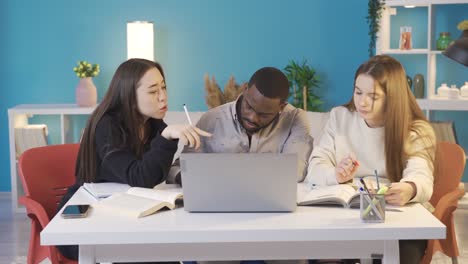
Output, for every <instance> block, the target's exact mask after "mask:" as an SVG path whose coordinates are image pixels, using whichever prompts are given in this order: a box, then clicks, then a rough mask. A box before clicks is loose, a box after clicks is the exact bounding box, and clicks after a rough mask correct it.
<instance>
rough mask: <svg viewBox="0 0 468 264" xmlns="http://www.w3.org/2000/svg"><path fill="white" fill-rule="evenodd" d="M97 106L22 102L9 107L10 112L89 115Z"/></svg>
mask: <svg viewBox="0 0 468 264" xmlns="http://www.w3.org/2000/svg"><path fill="white" fill-rule="evenodd" d="M95 108H96V107H95V106H93V107H80V106H78V105H76V104H21V105H17V106H15V107H13V108H10V109H8V113H10V112H12V113H14V114H37V115H61V114H63V115H88V114H90V113H92V112H93V111H94V109H95Z"/></svg>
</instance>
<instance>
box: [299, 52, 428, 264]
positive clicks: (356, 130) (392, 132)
mask: <svg viewBox="0 0 468 264" xmlns="http://www.w3.org/2000/svg"><path fill="white" fill-rule="evenodd" d="M435 148H436V139H435V134H434V131H433V129H432V127H431V125H430V124H429V123H428V121H427V119H426V118H425V116H424V114H423V112H422V111H421V109H420V108H419V106H418V104H417V103H416V99H415V98H414V96H413V94H412V93H411V91H410V89H409V86H408V84H407V81H406V73H405V71H404V69H403V67H402V65H401V64H400V63H399V62H398V61H397V60H395V59H394V58H392V57H389V56H375V57H372V58H371V59H370V60H369V61H367V62H365V63H363V64H362V65H361V66H360V67H359V68H358V70H357V71H356V74H355V79H354V94H353V97H352V99H351V100H350V101H349V103H347V104H346V105H344V106H339V107H336V108H334V109H332V110H331V113H330V119H329V121H328V123H327V125H326V127H325V129H324V131H323V134H322V136H321V137H320V139H319V141H318V144H317V146H316V147H315V148H314V150H313V152H312V154H311V156H310V159H309V168H308V175H307V177H306V181H308V182H311V183H312V184H315V185H335V184H343V183H347V182H350V181H352V180H354V179H355V178H360V177H364V176H368V175H374V173H375V171H377V172H378V174H379V178H380V177H381V179H382V180H383V181H387V182H389V183H391V188H390V189H389V191H388V192H387V194H386V196H385V200H386V201H387V203H389V204H392V205H400V206H402V205H405V204H407V203H412V202H419V203H424V202H427V201H428V200H429V199H430V198H431V195H432V190H433V180H434V177H433V171H434V160H435ZM426 244H427V241H422V240H414V241H400V257H401V258H403V256H404V259H401V260H400V262H401V263H419V260H420V259H421V258H422V256H423V255H424V251H425V248H426Z"/></svg>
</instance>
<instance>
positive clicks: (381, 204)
mask: <svg viewBox="0 0 468 264" xmlns="http://www.w3.org/2000/svg"><path fill="white" fill-rule="evenodd" d="M360 198H361V207H360V213H361V221H362V222H364V223H383V222H385V195H384V194H368V193H361V197H360Z"/></svg>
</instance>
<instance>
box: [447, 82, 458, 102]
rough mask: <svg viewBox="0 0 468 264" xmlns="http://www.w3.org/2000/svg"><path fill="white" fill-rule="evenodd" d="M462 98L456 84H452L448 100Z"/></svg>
mask: <svg viewBox="0 0 468 264" xmlns="http://www.w3.org/2000/svg"><path fill="white" fill-rule="evenodd" d="M459 97H460V90H459V89H458V88H457V86H456V85H455V84H452V86H450V89H449V94H448V99H458V98H459Z"/></svg>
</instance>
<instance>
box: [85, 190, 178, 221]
mask: <svg viewBox="0 0 468 264" xmlns="http://www.w3.org/2000/svg"><path fill="white" fill-rule="evenodd" d="M98 184H101V183H95V184H94V185H95V186H96V185H98ZM102 184H107V183H102ZM115 188H117V187H116V186H112V188H111V189H112V190H108V192H111V191H115V190H116V189H115ZM119 188H124V186H120V187H119ZM101 189H104V188H101ZM182 199H183V194H182V187H181V186H180V185H178V184H165V183H162V184H159V185H156V186H155V187H154V188H141V187H129V188H128V189H127V190H126V191H124V192H122V191H118V192H117V191H115V192H113V193H112V194H111V195H110V196H108V197H107V198H104V199H102V200H100V201H98V202H96V203H94V204H93V207H96V208H100V209H103V210H108V211H110V212H113V213H116V214H121V215H126V216H130V217H134V218H140V217H144V216H148V215H151V214H153V213H155V212H157V211H159V210H161V209H163V208H168V209H171V210H172V209H174V208H176V206H177V205H178V204H179V201H182Z"/></svg>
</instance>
